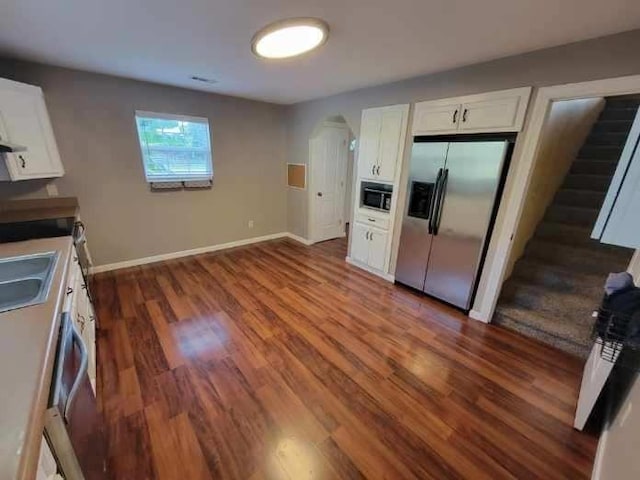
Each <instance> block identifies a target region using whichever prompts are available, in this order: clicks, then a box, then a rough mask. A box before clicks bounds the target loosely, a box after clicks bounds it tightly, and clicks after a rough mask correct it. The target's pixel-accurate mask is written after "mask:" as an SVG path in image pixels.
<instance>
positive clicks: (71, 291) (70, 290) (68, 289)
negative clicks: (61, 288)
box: [67, 287, 73, 295]
mask: <svg viewBox="0 0 640 480" xmlns="http://www.w3.org/2000/svg"><path fill="white" fill-rule="evenodd" d="M72 293H73V288H71V287H67V295H71V294H72Z"/></svg>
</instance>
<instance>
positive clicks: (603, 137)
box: [585, 122, 629, 147]
mask: <svg viewBox="0 0 640 480" xmlns="http://www.w3.org/2000/svg"><path fill="white" fill-rule="evenodd" d="M620 123H622V124H624V125H628V123H627V122H620ZM628 135H629V132H628V129H624V130H623V131H621V132H615V131H614V132H607V131H600V132H598V131H592V133H590V134H589V136H588V137H587V140H586V141H585V145H590V146H605V145H610V146H616V145H617V146H620V147H624V144H625V143H626V141H627V136H628Z"/></svg>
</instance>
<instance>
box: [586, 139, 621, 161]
mask: <svg viewBox="0 0 640 480" xmlns="http://www.w3.org/2000/svg"><path fill="white" fill-rule="evenodd" d="M623 147H624V144H623V145H590V144H588V143H585V144H584V145H583V146H582V148H581V149H580V151H579V152H578V158H579V159H583V160H600V161H606V162H617V161H618V160H619V159H620V155H621V154H622V149H623Z"/></svg>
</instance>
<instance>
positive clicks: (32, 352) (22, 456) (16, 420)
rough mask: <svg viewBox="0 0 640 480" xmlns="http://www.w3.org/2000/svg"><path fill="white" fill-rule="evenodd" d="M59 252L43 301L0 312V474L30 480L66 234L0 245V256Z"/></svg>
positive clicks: (56, 322)
mask: <svg viewBox="0 0 640 480" xmlns="http://www.w3.org/2000/svg"><path fill="white" fill-rule="evenodd" d="M51 251H56V252H58V257H57V261H56V266H55V271H54V272H53V279H52V282H51V288H50V291H49V296H48V298H47V301H46V302H45V303H41V304H39V305H32V306H30V307H24V308H19V309H16V310H10V311H8V312H3V313H0V385H1V386H2V387H1V388H2V394H0V399H1V400H0V478H2V479H20V480H22V479H25V480H26V479H29V480H30V479H33V478H35V475H36V470H37V466H38V456H39V454H40V443H41V441H42V432H43V430H44V411H45V410H46V407H47V401H48V398H49V389H50V386H51V376H52V373H53V364H54V360H55V353H56V346H57V341H58V330H59V326H60V315H59V311H60V310H61V309H62V305H63V303H64V298H65V290H66V278H67V265H68V264H69V257H70V255H71V253H72V252H73V241H72V238H71V237H57V238H44V239H38V240H28V241H25V242H15V243H4V244H0V258H5V257H13V256H19V255H29V254H33V253H43V252H51Z"/></svg>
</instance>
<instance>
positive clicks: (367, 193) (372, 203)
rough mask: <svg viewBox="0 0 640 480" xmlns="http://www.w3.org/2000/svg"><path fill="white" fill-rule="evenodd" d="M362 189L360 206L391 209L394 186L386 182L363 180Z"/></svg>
mask: <svg viewBox="0 0 640 480" xmlns="http://www.w3.org/2000/svg"><path fill="white" fill-rule="evenodd" d="M360 188H361V190H360V206H361V207H366V208H374V209H376V210H384V211H385V212H388V211H389V210H391V198H392V197H393V186H392V185H387V184H385V183H373V182H362V184H361V187H360Z"/></svg>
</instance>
